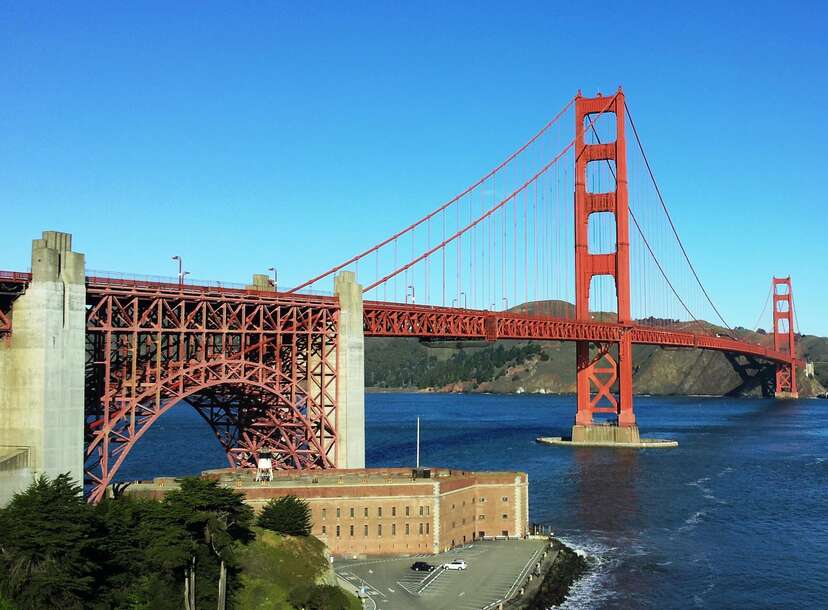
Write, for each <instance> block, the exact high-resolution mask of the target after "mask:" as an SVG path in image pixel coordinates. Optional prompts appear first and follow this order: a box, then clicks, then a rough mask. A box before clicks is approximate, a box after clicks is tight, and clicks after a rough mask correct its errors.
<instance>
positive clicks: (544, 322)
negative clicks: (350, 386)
mask: <svg viewBox="0 0 828 610" xmlns="http://www.w3.org/2000/svg"><path fill="white" fill-rule="evenodd" d="M30 281H31V274H30V273H21V272H12V271H0V286H5V292H9V291H10V289H11V290H13V287H14V286H17V287H18V288H19V289H20V290H21V291H22V290H24V289H25V286H26V285H27V284H28V283H29V282H30ZM86 285H87V299H88V300H89V301H90V302H94V301H95V300H97V298H98V297H100V296H101V295H103V294H113V293H118V294H132V293H134V294H136V295H139V294H140V295H143V296H151V295H153V294H156V295H164V296H167V297H170V296H176V295H180V296H182V297H184V298H188V297H199V298H208V299H209V300H216V301H220V300H233V301H245V302H262V301H264V302H267V303H273V302H274V301H275V302H278V303H285V304H302V305H306V306H307V305H310V306H313V305H319V306H324V307H330V306H331V305H334V306H335V305H336V304H337V299H336V297H333V296H323V295H308V294H295V293H282V292H279V293H276V292H272V291H260V290H250V289H245V288H235V287H228V286H221V285H219V284H215V285H206V284H204V285H193V284H183V285H179V284H178V283H173V282H163V281H153V280H147V279H134V278H113V277H103V276H89V277H87V278H86ZM363 316H364V332H365V336H366V337H416V338H421V339H457V340H469V339H471V340H474V339H477V340H485V341H490V342H491V341H496V340H498V339H516V340H521V339H523V340H528V339H533V340H543V341H592V342H595V343H616V342H618V341H620V340H621V338H622V336H623V335H624V334H625V333H629V334H630V337H631V340H632V342H633V343H638V344H645V345H660V346H669V347H684V348H690V349H706V350H715V351H720V352H729V353H735V354H745V355H750V356H755V357H758V358H762V359H764V360H767V361H769V362H773V363H784V364H794V365H799V364H800V363H799V361H798V360H797V359H792V358H791V357H790V355H789V354H787V353H785V352H780V351H776V350H773V349H769V348H766V347H763V346H761V345H756V344H754V343H748V342H745V341H738V340H734V339H729V338H726V337H721V336H713V335H706V334H700V333H693V332H687V331H684V330H678V329H658V328H653V327H650V326H644V325H640V324H626V325H623V324H615V323H608V322H595V321H579V320H572V319H565V318H554V317H546V316H533V315H527V314H521V313H514V312H497V311H487V310H475V309H462V308H453V307H435V306H429V305H414V304H401V303H388V302H383V301H365V302H364V303H363ZM10 331H11V320H10V318H8V317H7V316H4V315H3V312H2V309H0V334H2V333H3V332H10Z"/></svg>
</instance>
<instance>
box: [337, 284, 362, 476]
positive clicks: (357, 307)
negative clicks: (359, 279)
mask: <svg viewBox="0 0 828 610" xmlns="http://www.w3.org/2000/svg"><path fill="white" fill-rule="evenodd" d="M334 292H335V293H336V296H337V297H339V329H338V330H339V341H338V344H337V360H338V364H337V387H336V402H337V417H336V419H337V436H338V440H337V450H336V453H337V466H338V467H339V468H365V336H364V334H363V331H362V324H363V316H362V286H360V285H359V284H357V283H356V277H355V276H354V273H353V272H352V271H341V272H340V273H339V275H337V276H336V278H335V279H334Z"/></svg>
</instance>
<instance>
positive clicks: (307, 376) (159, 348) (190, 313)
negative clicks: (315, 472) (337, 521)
mask: <svg viewBox="0 0 828 610" xmlns="http://www.w3.org/2000/svg"><path fill="white" fill-rule="evenodd" d="M87 300H88V302H89V304H90V308H89V311H88V314H87V370H86V387H87V402H86V441H87V449H86V456H87V476H88V479H89V482H90V483H91V484H92V494H91V499H92V500H97V499H99V498H100V497H101V495H102V494H103V492H104V490H105V487H106V485H108V484H109V483H110V482H111V481H112V479H113V476H114V475H115V473H116V472H117V470H118V468H119V467H120V466H121V464H122V463H123V460H124V458H125V457H126V455H127V454H128V453H129V451H130V449H131V448H132V447H133V446H134V444H135V443H136V442H137V440H138V439H139V438H140V437H141V435H142V434H143V433H144V432H145V431H146V430H147V429H148V428H149V426H151V425H152V424H153V423H154V422H155V420H156V419H157V418H158V417H159V416H161V415H162V414H163V413H165V412H166V411H167V410H169V409H170V408H172V407H173V406H174V405H175V404H177V403H178V402H180V401H182V400H186V401H188V402H192V404H193V406H195V408H196V409H197V410H198V411H199V413H201V415H202V416H203V417H204V418H205V420H206V421H207V422H208V423H209V424H210V425H211V427H212V428H213V430H214V432H215V433H216V435H217V437H218V438H219V440H220V441H221V442H222V445H223V446H224V448H225V450H226V452H227V454H228V460H229V461H230V463H231V464H233V465H235V466H252V465H253V464H254V463H255V457H256V455H257V453H258V451H259V450H260V449H262V448H265V447H266V448H268V449H271V450H273V451H274V455H273V459H274V464H275V466H276V467H281V468H293V469H305V468H329V467H333V466H335V465H336V439H337V433H336V432H337V431H336V379H337V376H336V345H337V324H338V315H339V308H338V304H337V302H336V301H335V300H334V299H326V300H320V299H308V300H307V301H304V302H303V301H302V300H301V299H297V298H291V299H285V300H281V299H279V298H276V295H272V296H269V297H262V296H261V295H259V296H256V295H246V294H243V293H242V294H229V295H228V294H224V293H219V294H210V295H208V294H200V293H195V294H186V293H185V292H184V291H178V290H160V289H157V288H148V287H144V286H142V287H140V288H131V287H123V286H115V287H113V286H103V287H100V288H95V287H92V288H90V290H89V291H88V295H87ZM202 394H203V395H204V396H201V395H202ZM219 399H220V400H219ZM210 400H217V402H216V403H215V404H210Z"/></svg>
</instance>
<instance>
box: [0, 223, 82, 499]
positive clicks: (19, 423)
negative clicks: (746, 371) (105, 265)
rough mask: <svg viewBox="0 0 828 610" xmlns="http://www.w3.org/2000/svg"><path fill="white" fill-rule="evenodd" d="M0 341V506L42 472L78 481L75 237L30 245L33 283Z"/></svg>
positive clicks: (55, 236) (48, 236)
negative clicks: (7, 336) (64, 474)
mask: <svg viewBox="0 0 828 610" xmlns="http://www.w3.org/2000/svg"><path fill="white" fill-rule="evenodd" d="M12 320H13V326H14V332H13V333H12V334H11V336H10V337H9V338H8V339H7V340H5V341H3V342H0V506H2V505H5V504H6V503H7V502H8V500H9V499H10V498H11V496H12V495H13V494H14V493H15V492H17V491H20V490H22V489H23V488H25V487H26V486H27V485H28V484H29V483H30V482H31V481H32V478H33V477H34V476H36V475H39V474H45V475H47V476H49V477H55V476H57V475H58V474H63V473H69V475H70V476H71V477H72V479H74V480H75V482H77V483H78V484H82V483H83V424H84V368H85V362H86V353H85V346H86V283H85V271H84V255H83V254H79V253H77V252H73V251H72V236H71V235H69V234H68V233H59V232H57V231H44V233H43V237H42V238H41V239H36V240H34V241H33V242H32V280H31V283H30V284H29V286H28V287H27V289H26V292H25V293H24V294H22V295H21V296H20V297H18V298H17V299H16V300H15V301H14V303H13V305H12Z"/></svg>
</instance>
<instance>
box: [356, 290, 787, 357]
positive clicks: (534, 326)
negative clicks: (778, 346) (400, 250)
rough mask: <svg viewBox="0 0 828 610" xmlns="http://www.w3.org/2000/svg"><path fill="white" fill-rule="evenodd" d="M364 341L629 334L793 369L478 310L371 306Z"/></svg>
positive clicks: (726, 345) (707, 342)
mask: <svg viewBox="0 0 828 610" xmlns="http://www.w3.org/2000/svg"><path fill="white" fill-rule="evenodd" d="M364 308H365V309H364V323H363V329H364V331H365V335H366V336H369V337H418V338H421V339H427V338H432V337H441V338H451V339H478V340H480V339H483V340H487V341H495V340H497V339H517V340H521V339H524V340H537V341H590V342H592V343H607V342H608V343H618V342H620V341H621V338H622V337H623V336H624V334H625V333H628V334H629V337H630V340H631V341H632V343H638V344H647V345H663V346H673V347H686V348H695V349H707V350H714V351H720V352H732V353H738V354H746V355H751V356H756V357H759V358H762V359H764V360H768V361H770V362H779V363H790V362H791V361H792V358H791V356H790V355H789V354H787V353H785V352H781V351H777V350H773V349H768V348H765V347H762V346H760V345H754V344H753V343H746V342H744V341H737V340H734V339H727V338H724V337H715V336H710V335H701V334H697V333H693V332H686V331H681V330H661V329H655V328H651V327H649V326H642V325H638V324H613V323H606V322H592V321H578V320H570V319H564V318H548V317H534V316H527V315H523V314H519V313H502V312H492V311H484V310H474V309H451V308H441V307H428V306H424V305H410V304H409V305H405V304H390V303H380V302H376V301H366V302H365V304H364Z"/></svg>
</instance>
